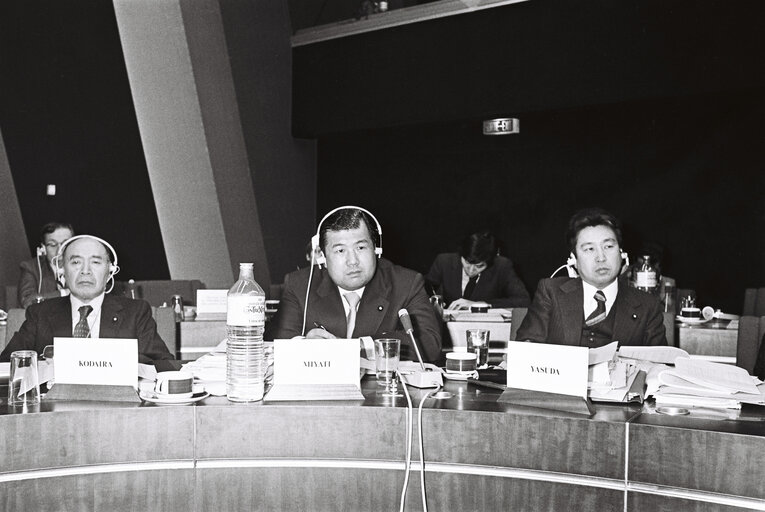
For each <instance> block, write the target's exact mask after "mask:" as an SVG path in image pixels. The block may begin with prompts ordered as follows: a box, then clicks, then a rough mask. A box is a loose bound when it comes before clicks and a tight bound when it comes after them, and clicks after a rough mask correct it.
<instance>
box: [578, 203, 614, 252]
mask: <svg viewBox="0 0 765 512" xmlns="http://www.w3.org/2000/svg"><path fill="white" fill-rule="evenodd" d="M596 226H606V227H608V228H611V230H612V231H613V232H614V234H615V235H616V241H617V242H618V243H619V247H621V246H622V224H621V222H619V219H617V218H616V217H614V216H613V215H612V214H610V213H609V212H607V211H606V210H604V209H602V208H585V209H584V210H579V211H578V212H576V213H575V214H574V215H573V216H572V217H571V219H570V220H569V221H568V229H567V230H566V242H568V248H569V249H570V250H571V252H572V253H573V254H576V239H577V238H578V237H579V232H580V231H582V230H583V229H584V228H593V227H596Z"/></svg>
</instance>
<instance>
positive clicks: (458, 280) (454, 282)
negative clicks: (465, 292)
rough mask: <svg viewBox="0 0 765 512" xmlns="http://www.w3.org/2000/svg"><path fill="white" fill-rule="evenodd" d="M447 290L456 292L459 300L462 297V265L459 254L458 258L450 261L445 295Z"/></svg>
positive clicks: (446, 276) (445, 278)
mask: <svg viewBox="0 0 765 512" xmlns="http://www.w3.org/2000/svg"><path fill="white" fill-rule="evenodd" d="M446 290H454V293H455V297H456V298H457V299H459V298H460V297H462V263H461V261H460V256H459V254H458V255H457V257H456V258H452V259H450V262H449V269H448V270H447V271H446V273H445V275H444V295H446ZM444 299H446V297H444ZM452 300H455V299H452ZM447 306H448V304H447Z"/></svg>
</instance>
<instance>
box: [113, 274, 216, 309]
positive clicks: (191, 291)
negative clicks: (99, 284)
mask: <svg viewBox="0 0 765 512" xmlns="http://www.w3.org/2000/svg"><path fill="white" fill-rule="evenodd" d="M135 287H136V294H137V295H138V298H139V299H143V300H145V301H146V302H148V303H149V304H151V305H152V306H154V307H160V306H162V304H167V305H171V304H172V299H173V295H180V296H181V297H183V304H184V305H186V306H189V305H195V304H196V303H197V290H198V289H200V288H204V287H205V286H204V284H202V281H200V280H199V279H190V280H183V279H174V280H158V281H136V282H135ZM127 289H128V287H127V283H126V282H125V281H120V282H119V283H117V284H116V285H115V286H114V292H112V293H114V294H116V295H124V294H125V292H126V291H127Z"/></svg>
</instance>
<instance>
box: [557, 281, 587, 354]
mask: <svg viewBox="0 0 765 512" xmlns="http://www.w3.org/2000/svg"><path fill="white" fill-rule="evenodd" d="M560 290H561V292H563V293H562V294H561V296H560V297H561V298H560V308H561V316H562V318H563V320H564V322H566V323H567V324H568V325H566V326H563V329H562V331H563V336H564V340H563V342H565V343H566V344H569V345H572V344H573V345H579V341H580V338H581V337H582V324H584V307H583V305H582V293H583V292H582V280H581V279H569V280H568V281H566V282H564V283H563V284H562V285H561V286H560ZM552 341H555V340H552Z"/></svg>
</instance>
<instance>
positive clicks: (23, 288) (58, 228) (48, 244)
mask: <svg viewBox="0 0 765 512" xmlns="http://www.w3.org/2000/svg"><path fill="white" fill-rule="evenodd" d="M73 236H74V228H72V225H71V224H65V223H63V222H49V223H47V224H46V225H44V226H43V228H42V234H41V237H40V242H41V244H40V246H39V247H38V248H37V256H36V257H34V258H32V259H31V260H26V261H22V262H21V264H20V265H19V266H20V267H21V275H20V276H19V286H18V299H19V304H21V306H22V307H27V306H29V305H30V304H34V303H35V302H42V301H43V300H45V299H50V298H52V297H61V296H62V295H65V294H66V292H65V289H64V287H63V286H61V285H60V284H59V283H58V282H57V281H56V275H55V273H54V266H55V265H54V262H53V258H55V257H56V254H58V248H59V246H61V244H63V243H64V242H66V241H67V240H69V239H70V238H72V237H73Z"/></svg>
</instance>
